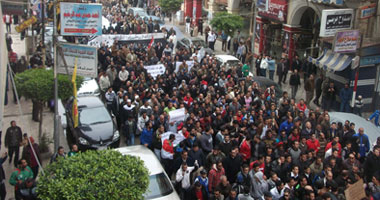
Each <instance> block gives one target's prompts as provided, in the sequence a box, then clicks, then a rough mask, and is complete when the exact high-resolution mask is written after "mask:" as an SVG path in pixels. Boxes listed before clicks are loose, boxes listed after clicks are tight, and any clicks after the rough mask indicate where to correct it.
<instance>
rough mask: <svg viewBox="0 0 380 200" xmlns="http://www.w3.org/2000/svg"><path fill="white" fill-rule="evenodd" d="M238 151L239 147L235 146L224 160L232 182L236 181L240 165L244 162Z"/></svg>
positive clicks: (228, 177) (229, 179) (228, 176)
mask: <svg viewBox="0 0 380 200" xmlns="http://www.w3.org/2000/svg"><path fill="white" fill-rule="evenodd" d="M238 153H239V149H238V147H237V146H235V147H233V148H232V150H231V152H230V155H229V156H228V157H227V158H225V159H224V160H223V167H224V169H225V172H226V176H227V179H228V181H229V182H230V183H234V182H235V180H236V177H237V174H238V173H239V171H240V166H241V165H242V164H243V159H242V158H241V156H240V155H239V154H238Z"/></svg>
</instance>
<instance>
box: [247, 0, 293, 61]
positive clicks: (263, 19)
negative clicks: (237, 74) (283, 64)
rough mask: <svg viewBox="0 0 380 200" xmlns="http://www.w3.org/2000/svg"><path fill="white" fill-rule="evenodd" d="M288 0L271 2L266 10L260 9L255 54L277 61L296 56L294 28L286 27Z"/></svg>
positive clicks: (272, 0)
mask: <svg viewBox="0 0 380 200" xmlns="http://www.w3.org/2000/svg"><path fill="white" fill-rule="evenodd" d="M287 15H288V0H271V1H270V2H269V4H268V6H267V10H265V8H263V9H259V11H258V16H257V17H256V27H255V33H256V34H255V37H254V38H255V42H254V53H255V56H258V55H262V54H263V55H270V56H272V57H274V58H276V59H279V58H281V57H288V58H289V59H290V60H291V59H292V57H293V54H294V40H293V32H294V28H293V27H290V26H286V23H287Z"/></svg>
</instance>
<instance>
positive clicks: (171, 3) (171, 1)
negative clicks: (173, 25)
mask: <svg viewBox="0 0 380 200" xmlns="http://www.w3.org/2000/svg"><path fill="white" fill-rule="evenodd" d="M182 3H183V0H158V4H159V5H160V7H161V9H162V11H164V12H165V13H171V14H172V16H173V15H174V13H175V12H177V11H178V10H179V9H180V8H181V4H182Z"/></svg>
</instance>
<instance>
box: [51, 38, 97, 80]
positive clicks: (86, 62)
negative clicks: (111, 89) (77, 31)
mask: <svg viewBox="0 0 380 200" xmlns="http://www.w3.org/2000/svg"><path fill="white" fill-rule="evenodd" d="M61 47H62V51H63V55H64V56H65V60H66V63H67V66H68V72H69V74H72V73H73V71H74V65H75V58H77V59H78V61H77V74H78V75H81V76H84V77H91V78H96V77H97V76H98V69H97V67H98V54H97V50H96V47H90V46H85V45H77V44H69V43H62V44H61ZM57 69H58V73H60V74H66V68H65V66H64V64H63V60H62V58H61V57H60V56H58V68H57Z"/></svg>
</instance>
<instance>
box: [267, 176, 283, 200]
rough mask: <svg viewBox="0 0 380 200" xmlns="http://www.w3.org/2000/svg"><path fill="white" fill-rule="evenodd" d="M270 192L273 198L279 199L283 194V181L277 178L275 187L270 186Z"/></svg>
mask: <svg viewBox="0 0 380 200" xmlns="http://www.w3.org/2000/svg"><path fill="white" fill-rule="evenodd" d="M270 193H271V194H272V199H273V200H279V199H280V198H281V197H282V196H284V183H283V182H281V181H280V180H277V181H276V187H274V188H272V189H271V190H270Z"/></svg>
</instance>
